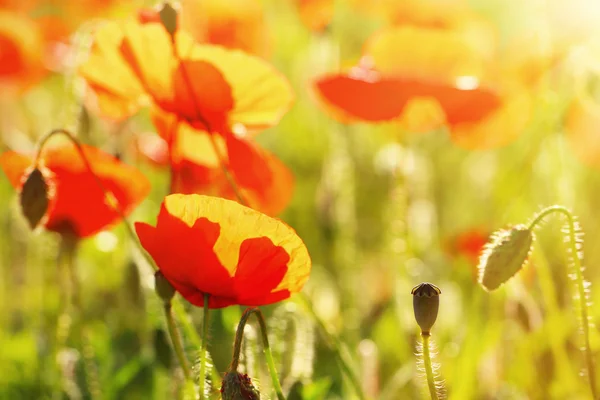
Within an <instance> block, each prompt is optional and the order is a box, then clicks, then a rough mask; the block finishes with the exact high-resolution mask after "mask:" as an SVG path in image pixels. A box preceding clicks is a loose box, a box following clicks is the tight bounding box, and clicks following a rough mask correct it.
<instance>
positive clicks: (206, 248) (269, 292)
mask: <svg viewBox="0 0 600 400" xmlns="http://www.w3.org/2000/svg"><path fill="white" fill-rule="evenodd" d="M135 228H136V231H137V234H138V237H139V238H140V242H141V243H142V246H144V248H145V249H146V250H147V251H148V252H149V253H150V255H151V256H152V258H153V259H154V261H155V262H156V264H157V265H158V268H159V269H160V271H161V272H162V274H163V275H164V277H165V278H166V279H167V280H168V281H169V282H170V283H171V284H172V285H173V287H174V288H175V289H176V290H177V291H178V292H179V293H180V294H181V295H182V296H183V297H184V298H185V299H186V300H188V301H189V302H190V303H192V304H194V305H196V306H200V307H201V306H203V305H204V294H209V295H210V299H209V307H211V308H222V307H226V306H229V305H233V304H240V305H246V306H260V305H265V304H271V303H275V302H278V301H281V300H284V299H287V298H288V297H289V296H290V295H291V294H292V293H297V292H299V291H300V290H301V289H302V287H303V286H304V284H305V283H306V281H307V280H308V276H309V274H310V269H311V261H310V257H309V254H308V251H307V249H306V247H305V245H304V243H303V242H302V240H301V239H300V238H299V237H298V236H297V235H296V233H295V232H294V230H293V229H292V228H290V227H289V226H287V225H286V224H284V223H283V222H281V221H279V220H277V219H274V218H271V217H268V216H266V215H264V214H261V213H259V212H258V211H255V210H253V209H250V208H248V207H244V206H242V205H240V204H238V203H236V202H233V201H230V200H225V199H221V198H217V197H210V196H201V195H183V194H173V195H169V196H167V197H166V198H165V200H164V202H163V204H162V207H161V210H160V213H159V215H158V221H157V225H156V227H154V226H151V225H148V224H146V223H142V222H137V223H136V224H135Z"/></svg>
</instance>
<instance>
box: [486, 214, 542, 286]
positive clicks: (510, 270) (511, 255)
mask: <svg viewBox="0 0 600 400" xmlns="http://www.w3.org/2000/svg"><path fill="white" fill-rule="evenodd" d="M533 240H534V235H533V232H532V231H531V229H529V228H528V227H526V226H525V225H516V226H513V227H511V228H509V229H502V230H500V231H498V232H496V233H495V234H494V235H493V237H492V241H491V243H489V244H488V245H487V246H486V249H485V250H484V252H483V254H482V255H481V258H480V259H479V267H478V268H479V283H481V285H482V286H483V287H484V288H485V289H487V290H495V289H497V288H498V287H500V285H502V284H503V283H504V282H506V281H508V280H509V279H510V278H511V277H512V276H513V275H515V274H516V273H517V272H519V270H520V269H521V268H523V266H524V265H525V264H526V263H527V259H528V257H529V254H530V253H531V249H532V245H533Z"/></svg>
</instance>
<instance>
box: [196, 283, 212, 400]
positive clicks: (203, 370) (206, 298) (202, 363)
mask: <svg viewBox="0 0 600 400" xmlns="http://www.w3.org/2000/svg"><path fill="white" fill-rule="evenodd" d="M209 299H210V295H209V294H208V293H204V313H203V315H202V345H201V347H200V377H199V380H198V384H199V385H198V393H199V395H200V399H204V398H205V393H204V383H205V381H206V348H207V340H208V315H209V314H208V313H209V308H208V302H209Z"/></svg>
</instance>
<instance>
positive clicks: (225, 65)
mask: <svg viewBox="0 0 600 400" xmlns="http://www.w3.org/2000/svg"><path fill="white" fill-rule="evenodd" d="M175 39H176V40H175V43H176V44H175V47H176V52H175V51H174V48H173V45H172V42H171V38H170V36H169V34H168V33H167V32H166V30H165V29H164V27H163V26H162V25H161V24H159V23H155V22H150V23H146V24H140V23H136V22H129V23H125V24H122V25H120V24H117V23H108V24H106V25H104V26H103V27H101V28H100V29H99V30H98V31H97V32H96V34H95V41H94V44H93V46H92V50H91V53H90V56H89V59H88V61H87V62H86V63H85V64H83V65H82V66H81V67H80V73H81V75H82V76H83V77H84V78H85V79H86V80H87V82H88V84H89V85H90V87H91V88H92V89H93V90H94V92H95V94H96V96H97V100H98V106H99V108H100V111H101V113H102V114H104V115H105V116H107V117H109V118H113V119H122V118H126V117H128V116H131V115H132V114H133V113H135V112H136V111H137V110H138V109H139V107H140V106H141V105H142V104H143V103H144V101H146V102H147V99H151V100H152V101H153V102H154V103H155V104H157V105H158V106H159V107H160V108H162V109H163V110H165V111H168V112H173V113H175V114H177V115H178V116H179V117H180V118H181V119H183V120H186V121H188V122H190V123H191V124H194V125H196V126H197V127H199V128H203V129H207V127H206V126H205V125H207V124H208V125H209V127H208V128H209V129H210V130H211V131H215V132H219V131H220V130H229V129H232V127H234V126H235V125H238V124H239V125H243V126H244V127H245V129H246V130H248V131H256V130H261V129H265V128H268V127H270V126H273V125H275V124H277V122H279V119H281V117H282V116H283V114H285V112H286V111H287V110H288V109H289V107H290V106H291V104H292V102H293V100H294V96H293V93H292V89H291V86H290V85H289V83H288V82H287V80H286V79H285V78H284V77H283V76H282V75H281V74H280V73H278V72H277V71H276V70H275V69H274V68H273V67H271V66H270V65H269V64H267V63H266V62H265V61H263V60H261V59H260V58H258V57H255V56H252V55H249V54H246V53H244V52H242V51H239V50H229V49H225V48H223V47H220V46H213V45H207V44H198V43H195V42H194V41H193V39H192V38H191V37H190V36H189V34H187V33H186V32H183V31H178V32H177V33H176V35H175ZM175 53H177V54H179V56H180V57H181V60H180V59H178V58H177V57H176V56H175ZM240 66H243V68H242V67H240ZM108 71H110V73H108ZM256 82H260V85H256Z"/></svg>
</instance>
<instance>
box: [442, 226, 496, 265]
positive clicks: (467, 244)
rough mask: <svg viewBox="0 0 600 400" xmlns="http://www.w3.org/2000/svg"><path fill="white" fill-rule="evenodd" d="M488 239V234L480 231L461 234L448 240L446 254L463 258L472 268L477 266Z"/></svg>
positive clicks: (475, 230)
mask: <svg viewBox="0 0 600 400" xmlns="http://www.w3.org/2000/svg"><path fill="white" fill-rule="evenodd" d="M489 237H490V232H486V231H483V230H480V229H471V230H468V231H465V232H461V233H459V234H458V235H456V236H454V237H453V238H452V239H451V240H450V242H449V246H448V252H449V253H450V254H451V255H454V256H462V257H465V258H466V259H467V260H468V261H469V262H470V263H471V264H472V265H473V266H477V264H478V263H479V256H480V255H481V252H482V250H483V248H484V247H485V245H486V243H487V242H488V239H489Z"/></svg>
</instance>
